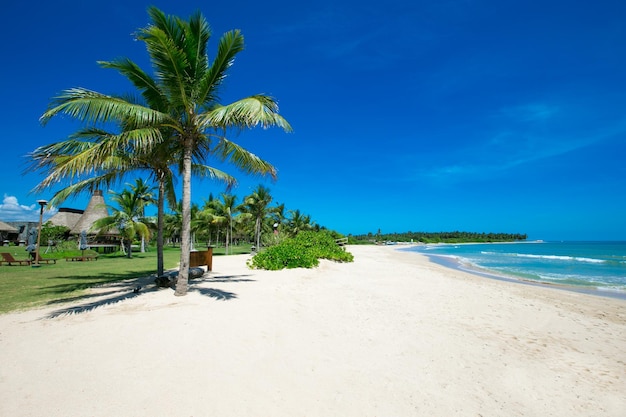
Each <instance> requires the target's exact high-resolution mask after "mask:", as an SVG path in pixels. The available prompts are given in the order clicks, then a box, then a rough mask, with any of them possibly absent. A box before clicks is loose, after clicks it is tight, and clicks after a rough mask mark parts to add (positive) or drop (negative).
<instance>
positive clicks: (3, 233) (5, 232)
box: [0, 221, 19, 245]
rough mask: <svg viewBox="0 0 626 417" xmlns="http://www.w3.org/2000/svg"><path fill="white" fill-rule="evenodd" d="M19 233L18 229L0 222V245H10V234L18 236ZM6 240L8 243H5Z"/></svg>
mask: <svg viewBox="0 0 626 417" xmlns="http://www.w3.org/2000/svg"><path fill="white" fill-rule="evenodd" d="M18 233H19V230H17V228H15V227H13V226H11V225H10V224H6V223H5V222H3V221H0V244H2V245H8V244H9V241H8V236H9V234H15V235H17V234H18ZM5 240H6V242H5Z"/></svg>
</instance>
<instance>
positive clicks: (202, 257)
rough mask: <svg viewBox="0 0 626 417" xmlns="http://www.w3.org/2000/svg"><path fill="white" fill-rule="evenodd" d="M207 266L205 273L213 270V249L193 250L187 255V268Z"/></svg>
mask: <svg viewBox="0 0 626 417" xmlns="http://www.w3.org/2000/svg"><path fill="white" fill-rule="evenodd" d="M204 265H206V266H207V271H211V270H212V269H213V248H211V247H209V248H208V249H207V250H195V251H191V252H190V253H189V266H190V267H194V266H204Z"/></svg>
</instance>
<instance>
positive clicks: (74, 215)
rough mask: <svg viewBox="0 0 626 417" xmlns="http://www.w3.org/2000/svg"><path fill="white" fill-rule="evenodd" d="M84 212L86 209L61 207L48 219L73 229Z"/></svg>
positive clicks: (54, 223)
mask: <svg viewBox="0 0 626 417" xmlns="http://www.w3.org/2000/svg"><path fill="white" fill-rule="evenodd" d="M84 212H85V211H84V210H79V209H73V208H66V207H61V208H60V209H59V211H58V212H57V213H56V214H55V215H54V216H52V217H50V219H49V220H48V221H49V222H50V223H52V224H53V225H55V226H63V227H67V228H68V229H70V230H72V229H73V228H74V226H75V225H76V223H78V221H79V220H80V218H81V217H82V215H83V213H84Z"/></svg>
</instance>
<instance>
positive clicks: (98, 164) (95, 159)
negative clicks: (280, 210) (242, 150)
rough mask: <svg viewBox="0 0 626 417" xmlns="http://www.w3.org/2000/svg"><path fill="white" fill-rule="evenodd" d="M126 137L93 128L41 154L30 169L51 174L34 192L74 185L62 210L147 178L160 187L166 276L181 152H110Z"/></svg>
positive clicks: (215, 175) (204, 170)
mask: <svg viewBox="0 0 626 417" xmlns="http://www.w3.org/2000/svg"><path fill="white" fill-rule="evenodd" d="M123 130H124V128H122V131H123ZM126 133H129V132H124V131H123V132H122V133H121V134H116V133H110V132H107V131H103V130H100V129H95V128H87V129H83V130H80V131H78V132H76V133H75V134H73V135H71V136H70V138H69V139H67V140H64V141H61V142H57V143H52V144H49V145H45V146H41V147H39V148H37V149H36V150H35V151H33V152H32V153H31V154H30V155H29V156H30V158H31V165H30V167H29V169H30V170H41V171H44V172H47V176H46V177H45V178H44V180H43V181H41V182H40V183H39V184H38V185H37V187H36V188H35V190H34V191H43V190H44V189H46V188H48V187H52V186H54V185H57V183H59V182H61V181H62V180H67V181H69V182H73V184H71V185H69V186H67V187H65V188H63V189H61V190H60V191H58V192H56V193H55V194H54V196H53V198H52V199H51V200H50V204H51V205H55V206H56V205H59V204H60V203H62V202H63V201H65V200H66V199H67V198H68V197H70V196H72V195H77V194H80V193H82V192H85V191H88V192H89V193H91V192H93V190H94V189H102V188H113V187H114V186H115V185H116V184H118V183H120V182H121V180H122V179H123V178H124V177H125V176H126V175H127V174H129V173H130V172H134V171H137V172H140V173H144V172H147V173H148V175H149V177H150V178H152V179H153V180H155V181H156V182H157V183H158V198H157V274H158V275H159V276H160V275H163V273H164V265H163V246H164V241H163V230H164V218H165V201H166V200H167V201H168V203H169V205H170V207H174V206H175V205H176V196H175V193H174V178H175V173H174V171H172V169H171V168H170V165H171V164H172V163H173V162H177V156H176V151H175V147H173V146H172V144H171V143H170V142H163V143H160V144H158V145H156V146H154V147H153V148H152V149H150V150H149V151H148V152H139V151H138V150H137V149H135V148H132V146H131V148H132V149H133V150H134V151H133V152H129V151H127V149H126V148H121V149H119V148H118V149H113V151H112V152H111V151H109V150H108V148H109V142H111V141H117V142H119V141H120V139H119V138H120V137H121V136H123V135H124V134H126ZM131 144H132V143H131ZM174 145H175V144H174ZM192 168H193V170H194V173H195V174H196V175H199V176H205V177H209V178H211V179H216V180H219V181H222V182H224V183H225V184H226V186H227V189H228V188H230V187H232V186H233V185H234V184H235V183H236V181H235V179H234V178H233V177H231V176H230V175H228V174H226V173H224V172H222V171H220V170H217V169H215V168H212V167H208V166H206V165H200V164H194V165H193V166H192Z"/></svg>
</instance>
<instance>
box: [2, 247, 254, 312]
mask: <svg viewBox="0 0 626 417" xmlns="http://www.w3.org/2000/svg"><path fill="white" fill-rule="evenodd" d="M199 249H201V248H199ZM0 252H8V253H11V254H13V256H14V257H15V258H16V259H26V252H25V251H24V248H22V247H0ZM75 252H76V253H72V254H67V253H53V254H46V255H44V256H42V258H53V257H54V258H56V257H58V258H59V259H58V260H57V263H56V264H42V265H41V266H40V267H38V268H37V267H31V266H7V265H2V266H0V314H1V313H6V312H9V311H15V310H23V309H28V308H32V307H37V306H42V305H46V304H50V303H53V302H62V301H64V300H67V301H69V300H71V299H76V298H77V297H81V296H82V295H84V294H85V289H87V288H89V287H94V286H97V285H101V284H106V283H110V282H115V281H123V280H127V279H133V278H140V277H145V276H149V275H152V274H155V273H156V264H157V259H156V249H154V248H150V251H149V252H146V253H138V252H133V257H132V258H131V259H128V258H126V257H125V256H124V255H122V254H120V253H114V254H109V255H104V254H100V255H99V256H98V260H97V261H89V262H66V261H65V258H64V256H72V255H80V251H75ZM232 253H233V254H240V253H250V245H241V246H236V247H233V250H232ZM213 254H214V255H216V256H220V255H223V254H224V248H215V249H214V250H213ZM179 260H180V248H170V247H167V248H165V250H164V267H165V269H166V270H167V269H173V268H176V266H177V265H178V262H179Z"/></svg>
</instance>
